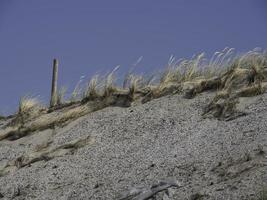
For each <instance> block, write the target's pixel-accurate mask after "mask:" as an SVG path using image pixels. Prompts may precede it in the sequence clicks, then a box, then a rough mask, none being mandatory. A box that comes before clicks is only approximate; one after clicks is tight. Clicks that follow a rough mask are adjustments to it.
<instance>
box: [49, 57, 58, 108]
mask: <svg viewBox="0 0 267 200" xmlns="http://www.w3.org/2000/svg"><path fill="white" fill-rule="evenodd" d="M57 76H58V60H57V59H54V60H53V77H52V88H51V99H50V108H51V107H54V106H56V105H57V78H58V77H57Z"/></svg>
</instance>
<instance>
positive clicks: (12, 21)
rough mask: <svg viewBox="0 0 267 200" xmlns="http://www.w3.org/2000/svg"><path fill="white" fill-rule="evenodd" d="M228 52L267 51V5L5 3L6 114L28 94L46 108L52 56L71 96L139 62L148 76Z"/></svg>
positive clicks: (0, 27) (233, 0) (194, 0)
mask: <svg viewBox="0 0 267 200" xmlns="http://www.w3.org/2000/svg"><path fill="white" fill-rule="evenodd" d="M226 46H228V47H234V48H235V49H236V50H237V51H240V52H243V51H247V50H251V49H253V48H255V47H262V48H263V49H267V1H266V0H176V1H175V0H168V1H167V0H134V1H130V0H105V1H104V0H0V89H1V96H0V113H10V112H13V111H14V110H15V109H16V107H17V104H18V100H19V98H20V96H22V95H24V94H28V93H30V94H33V95H41V97H42V98H41V99H43V100H44V101H45V102H47V99H48V98H49V93H50V80H51V70H52V68H51V65H52V59H53V58H54V57H56V58H58V59H59V61H60V66H59V67H60V69H59V75H60V76H59V79H60V85H66V86H68V87H69V88H70V90H71V89H73V87H74V85H75V84H76V83H77V82H78V81H79V78H80V76H82V75H85V76H86V77H87V78H89V77H90V76H92V75H93V74H94V73H96V72H107V71H109V70H111V69H112V68H114V67H115V66H117V65H120V66H121V69H120V70H121V71H122V72H125V71H126V70H127V69H129V67H131V66H132V64H133V63H134V62H135V61H136V60H137V59H138V58H139V57H140V56H143V60H142V62H141V63H140V64H139V66H138V69H137V71H139V72H141V71H143V72H147V71H153V70H155V69H156V68H159V67H160V66H162V67H163V66H164V65H165V64H166V63H167V61H168V59H169V57H170V55H172V54H173V55H175V56H176V57H178V58H180V57H191V56H192V55H193V54H195V53H200V52H202V51H205V52H207V54H208V55H209V54H211V53H213V52H215V51H217V50H222V49H223V48H224V47H226Z"/></svg>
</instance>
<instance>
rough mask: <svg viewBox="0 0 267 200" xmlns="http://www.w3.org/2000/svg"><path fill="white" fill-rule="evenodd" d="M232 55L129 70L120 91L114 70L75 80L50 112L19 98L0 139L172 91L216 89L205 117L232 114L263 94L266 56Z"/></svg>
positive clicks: (224, 53) (219, 54)
mask: <svg viewBox="0 0 267 200" xmlns="http://www.w3.org/2000/svg"><path fill="white" fill-rule="evenodd" d="M233 52H234V51H233V49H230V48H225V49H224V50H223V51H221V52H215V54H214V55H213V56H212V58H211V59H210V60H208V59H206V58H205V55H204V53H200V54H198V55H196V56H193V57H192V58H191V59H180V60H176V58H175V57H173V56H171V58H170V59H169V62H168V65H167V67H166V69H165V71H164V72H163V73H162V74H158V75H156V76H155V75H153V76H150V77H148V78H147V77H144V76H141V75H135V74H134V73H133V71H130V72H129V73H128V74H127V75H126V77H125V79H124V81H123V85H122V86H121V87H119V86H118V85H117V84H116V81H115V80H116V76H115V74H116V72H117V70H118V69H119V66H117V67H115V68H114V70H112V71H111V72H110V73H109V74H107V75H106V76H104V77H101V76H99V75H96V76H94V77H92V79H91V80H90V81H89V82H88V84H87V85H86V87H85V88H83V87H82V86H81V85H82V84H81V83H82V79H80V81H79V82H78V84H77V85H76V87H75V89H74V91H73V92H72V95H71V97H70V100H69V101H67V102H72V103H70V104H68V103H64V102H65V101H64V94H65V92H66V90H65V89H63V90H61V91H60V92H59V93H58V99H59V101H58V105H59V104H62V106H61V107H59V108H60V109H57V110H52V111H53V112H52V111H50V112H51V113H49V112H48V111H47V109H42V106H41V104H40V103H39V101H38V99H37V98H35V97H23V98H22V99H21V100H20V106H19V111H18V113H17V115H16V117H15V119H13V121H12V122H13V123H10V124H9V126H11V127H12V128H10V127H9V128H6V129H4V130H1V131H0V140H1V139H3V138H12V135H13V138H15V139H16V138H20V137H23V136H24V135H27V134H28V133H30V132H33V131H36V130H43V129H46V128H49V127H53V126H58V125H61V124H64V123H67V122H68V121H70V120H73V119H76V118H78V117H80V116H83V115H85V114H87V113H90V112H93V111H96V110H99V109H102V108H105V107H107V106H122V107H124V106H131V103H132V102H141V103H145V102H147V101H150V100H151V99H154V98H158V97H161V96H164V95H169V94H174V93H184V96H185V97H186V98H193V97H194V96H195V95H197V94H198V93H201V92H203V91H206V90H215V91H217V94H216V95H215V97H214V99H213V100H212V101H211V102H210V103H209V104H208V106H207V108H206V109H205V112H204V113H205V115H206V114H212V115H213V116H214V117H217V118H223V117H225V116H229V115H231V114H232V113H235V107H236V106H235V105H236V104H237V103H238V98H239V97H245V96H255V95H258V94H262V93H263V92H265V91H266V90H267V53H266V52H263V51H259V50H258V49H255V50H253V51H249V52H247V53H245V54H242V55H237V56H236V55H234V53H233ZM73 102H74V104H73ZM64 105H66V106H64Z"/></svg>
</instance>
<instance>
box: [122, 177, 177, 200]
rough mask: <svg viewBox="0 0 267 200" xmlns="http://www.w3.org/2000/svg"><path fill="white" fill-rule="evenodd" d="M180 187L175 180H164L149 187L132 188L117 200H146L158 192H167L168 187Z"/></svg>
mask: <svg viewBox="0 0 267 200" xmlns="http://www.w3.org/2000/svg"><path fill="white" fill-rule="evenodd" d="M181 186H182V185H181V184H180V183H179V182H178V181H176V180H164V181H160V182H159V183H157V184H154V185H152V186H150V187H143V186H138V187H133V188H130V189H129V190H128V191H126V192H124V193H123V194H122V195H121V197H120V198H119V200H148V199H149V198H152V197H153V196H154V195H156V194H157V193H158V192H161V191H164V190H167V189H168V188H170V187H181Z"/></svg>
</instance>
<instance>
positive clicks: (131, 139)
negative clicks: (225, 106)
mask: <svg viewBox="0 0 267 200" xmlns="http://www.w3.org/2000/svg"><path fill="white" fill-rule="evenodd" d="M213 96H214V94H212V93H211V94H209V93H202V94H200V95H198V96H197V97H195V98H194V99H184V98H183V97H182V96H180V95H173V96H166V97H162V98H159V99H156V100H153V101H151V102H148V103H146V104H143V105H137V106H134V107H130V108H119V107H109V108H106V109H103V110H100V111H97V112H94V113H91V114H89V115H86V116H84V117H82V118H80V119H78V120H76V121H73V122H72V123H70V124H69V125H67V126H66V127H63V128H60V127H57V128H55V129H53V130H52V129H49V130H45V131H42V132H36V133H33V134H31V135H29V136H26V137H23V138H21V139H18V140H15V141H8V140H3V141H0V167H2V169H4V173H2V177H0V199H16V200H18V199H45V200H48V199H51V200H52V199H53V200H55V199H62V200H63V199H92V200H97V199H99V200H100V199H101V200H109V199H110V200H112V199H119V197H120V194H121V193H123V192H124V191H127V189H128V188H129V187H133V186H137V185H143V186H150V185H152V184H153V183H155V182H157V181H159V180H161V179H166V178H175V179H176V180H178V181H179V182H180V183H181V184H182V187H179V188H170V189H169V190H168V191H167V192H166V191H165V192H161V193H158V194H157V196H156V197H155V198H156V199H164V200H168V199H169V200H171V199H233V200H234V199H237V200H240V199H259V198H258V197H257V195H259V194H260V191H261V190H262V189H263V187H264V185H265V186H266V185H267V154H266V152H267V94H265V95H261V96H257V97H253V98H241V103H240V106H239V107H240V109H241V110H244V111H245V112H246V113H247V115H246V116H242V117H239V118H237V119H234V120H232V121H227V122H226V121H218V120H216V119H203V118H202V117H201V113H202V108H203V106H204V105H206V104H207V102H208V101H209V100H210V99H211V98H212V97H213ZM2 123H4V122H3V121H2ZM79 140H81V141H85V140H86V142H84V143H81V141H79ZM66 144H67V145H66ZM69 144H71V145H69ZM74 144H75V145H74ZM76 144H77V145H76ZM64 145H65V146H64ZM42 152H45V154H44V155H45V156H43V157H41V158H42V159H39V160H38V159H36V160H34V161H33V162H29V164H28V165H25V166H19V164H17V163H19V159H22V158H23V159H29V158H31V157H38V156H39V154H40V153H42ZM2 171H3V170H2Z"/></svg>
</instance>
